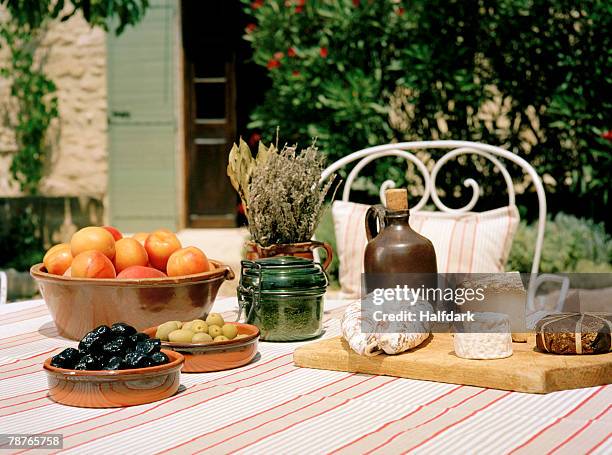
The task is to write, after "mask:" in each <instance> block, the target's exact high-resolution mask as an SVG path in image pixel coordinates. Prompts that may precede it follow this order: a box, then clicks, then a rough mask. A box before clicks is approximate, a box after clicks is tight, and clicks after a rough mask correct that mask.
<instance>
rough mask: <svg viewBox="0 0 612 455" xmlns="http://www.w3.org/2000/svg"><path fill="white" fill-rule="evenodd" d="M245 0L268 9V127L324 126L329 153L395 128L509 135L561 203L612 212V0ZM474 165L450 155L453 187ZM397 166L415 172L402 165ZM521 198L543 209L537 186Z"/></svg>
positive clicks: (255, 34)
mask: <svg viewBox="0 0 612 455" xmlns="http://www.w3.org/2000/svg"><path fill="white" fill-rule="evenodd" d="M243 2H244V3H245V5H247V6H246V10H247V11H248V12H249V13H250V14H252V15H253V16H254V21H255V22H256V24H249V26H248V27H247V33H246V35H245V38H246V39H247V40H248V41H250V42H251V44H252V47H253V51H254V61H255V62H256V63H258V64H260V65H262V66H264V67H267V68H268V70H269V76H270V79H271V82H272V85H271V88H270V89H269V90H268V91H267V93H266V96H265V101H264V102H263V103H262V104H261V105H260V106H258V107H257V108H256V109H255V110H254V112H252V114H251V120H252V122H251V124H250V128H253V129H259V130H261V132H263V133H264V137H269V138H272V137H274V131H275V129H276V127H277V126H280V129H281V131H282V133H283V136H284V137H286V138H287V139H288V140H289V142H298V141H303V140H304V138H309V137H312V136H317V137H318V140H319V144H320V147H321V149H322V150H325V151H326V152H327V153H329V155H330V160H335V159H337V158H339V157H341V156H345V155H347V154H348V153H350V152H353V151H355V150H359V149H361V148H364V147H367V146H372V145H378V144H383V143H387V142H392V141H396V140H431V139H463V140H474V141H481V142H485V143H490V144H494V145H500V146H502V147H505V148H507V149H509V150H511V151H512V152H514V153H517V154H519V155H521V156H523V157H525V158H526V159H527V160H528V161H529V162H531V163H532V164H533V165H534V166H535V168H536V170H537V171H538V173H539V174H540V175H542V176H544V175H545V176H546V178H545V183H546V186H547V188H546V190H547V196H548V202H549V206H550V208H551V210H552V211H553V212H556V211H560V210H566V211H567V210H568V207H571V209H570V210H572V212H573V213H574V214H580V215H583V216H588V217H590V218H595V219H600V220H601V219H604V216H605V215H604V211H602V207H605V206H607V205H608V203H609V198H610V194H609V192H610V180H609V175H610V173H611V171H612V142H611V141H610V140H608V139H606V138H605V137H604V136H606V134H605V133H606V131H607V130H609V129H610V128H611V125H610V122H609V113H610V112H611V111H612V98H610V97H609V96H606V95H605V93H610V91H611V87H610V74H612V53H611V52H610V48H612V34H610V30H611V29H612V3H610V2H601V1H595V2H593V1H589V0H495V1H493V0H479V1H465V2H462V1H449V0H413V1H407V0H402V1H399V0H397V1H396V0H376V1H367V0H361V1H358V0H338V1H334V2H330V1H327V0H308V1H307V2H304V1H297V0H288V1H287V0H256V1H251V0H243ZM466 167H469V166H467V165H466V166H447V168H446V169H445V170H449V175H447V176H445V177H444V178H445V179H446V181H445V183H446V185H449V186H450V189H454V190H456V189H457V188H459V187H460V184H461V182H462V181H463V178H465V177H469V176H470V175H467V174H468V171H466V169H465V168H466ZM393 168H398V162H397V161H396V160H395V161H394V160H388V161H386V162H379V163H377V164H376V165H373V166H372V168H371V169H366V171H367V172H369V175H370V176H374V180H375V181H376V183H380V181H382V179H384V178H385V177H386V176H387V175H389V173H390V172H392V169H393ZM394 174H397V177H395V178H396V180H398V181H397V182H396V183H398V184H400V185H403V184H406V181H405V180H406V176H405V166H404V165H403V164H402V165H401V166H400V167H399V168H398V170H397V172H395V173H394ZM513 175H519V174H514V173H513ZM440 177H441V179H442V176H440ZM493 178H494V179H495V180H493ZM498 178H499V176H498V175H495V176H493V175H492V176H491V179H489V180H487V179H486V178H485V179H484V181H483V180H479V181H482V183H483V186H482V188H483V189H484V192H485V193H488V194H493V195H496V192H495V185H496V184H497V183H498V182H499V180H498ZM370 187H372V188H373V187H375V185H371V186H370ZM449 194H450V193H449ZM468 196H469V195H468ZM468 196H464V197H468ZM525 201H527V202H525ZM523 203H525V204H526V206H525V207H524V208H523V210H522V213H524V214H525V215H526V216H527V218H528V219H533V218H534V217H535V216H536V215H537V210H536V208H537V203H536V201H535V198H533V197H528V198H524V199H523V200H522V201H521V204H523ZM496 206H498V205H496Z"/></svg>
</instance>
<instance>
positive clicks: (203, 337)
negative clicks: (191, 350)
mask: <svg viewBox="0 0 612 455" xmlns="http://www.w3.org/2000/svg"><path fill="white" fill-rule="evenodd" d="M212 340H213V339H212V337H211V336H210V335H209V334H208V333H202V332H198V333H194V334H193V337H192V338H191V342H192V343H210V342H211V341H212Z"/></svg>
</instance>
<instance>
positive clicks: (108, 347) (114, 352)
mask: <svg viewBox="0 0 612 455" xmlns="http://www.w3.org/2000/svg"><path fill="white" fill-rule="evenodd" d="M129 347H130V343H129V342H128V339H127V338H125V337H117V338H114V339H112V340H110V341H107V342H106V343H105V344H104V346H102V353H103V354H104V356H105V357H114V356H119V357H123V356H124V355H125V354H126V353H127V352H128V348H129Z"/></svg>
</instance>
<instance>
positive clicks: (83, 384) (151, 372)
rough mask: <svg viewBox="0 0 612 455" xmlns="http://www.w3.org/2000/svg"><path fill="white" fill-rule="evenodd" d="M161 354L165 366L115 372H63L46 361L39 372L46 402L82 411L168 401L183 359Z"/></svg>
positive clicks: (178, 356) (175, 353) (172, 393)
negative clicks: (43, 374)
mask: <svg viewBox="0 0 612 455" xmlns="http://www.w3.org/2000/svg"><path fill="white" fill-rule="evenodd" d="M162 352H163V353H165V354H166V355H167V356H168V358H169V359H170V362H169V363H166V364H164V365H158V366H155V367H148V368H133V369H130V370H116V371H107V370H99V371H82V370H67V369H64V368H57V367H54V366H51V358H48V359H47V360H46V361H45V363H44V365H43V368H44V370H45V372H46V373H47V383H48V384H49V398H51V399H52V400H53V401H56V402H58V403H61V404H66V405H68V406H79V407H83V408H117V407H123V406H134V405H137V404H144V403H151V402H152V401H158V400H163V399H164V398H168V397H170V396H172V395H174V394H175V393H176V391H177V390H178V388H179V385H180V375H181V367H182V366H183V362H184V360H185V359H184V358H183V356H182V355H181V354H179V353H178V352H174V351H168V350H165V349H162Z"/></svg>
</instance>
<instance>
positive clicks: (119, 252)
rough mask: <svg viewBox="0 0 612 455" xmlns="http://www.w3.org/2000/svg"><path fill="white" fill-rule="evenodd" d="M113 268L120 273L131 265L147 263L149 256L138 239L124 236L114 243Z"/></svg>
mask: <svg viewBox="0 0 612 455" xmlns="http://www.w3.org/2000/svg"><path fill="white" fill-rule="evenodd" d="M113 262H114V264H115V270H116V271H117V273H120V272H121V271H122V270H125V269H127V268H128V267H131V266H133V265H142V266H146V265H147V264H148V263H149V256H148V255H147V251H146V250H145V249H144V246H142V245H141V244H140V243H139V242H138V240H136V239H130V238H125V239H121V240H118V241H117V242H116V243H115V259H113Z"/></svg>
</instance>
